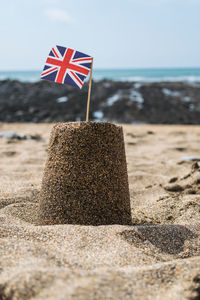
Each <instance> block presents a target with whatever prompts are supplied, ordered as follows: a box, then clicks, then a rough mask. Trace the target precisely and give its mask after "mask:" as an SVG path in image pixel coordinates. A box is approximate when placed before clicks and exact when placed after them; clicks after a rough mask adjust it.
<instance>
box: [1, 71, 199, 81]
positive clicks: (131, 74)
mask: <svg viewBox="0 0 200 300" xmlns="http://www.w3.org/2000/svg"><path fill="white" fill-rule="evenodd" d="M40 74H41V71H40V70H34V71H33V70H28V71H0V80H5V79H10V80H19V81H22V82H36V81H39V80H40ZM93 79H94V80H95V81H100V80H103V79H109V80H114V81H133V82H161V81H166V82H174V81H179V82H188V83H195V82H200V68H160V69H94V71H93Z"/></svg>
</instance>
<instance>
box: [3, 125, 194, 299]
mask: <svg viewBox="0 0 200 300" xmlns="http://www.w3.org/2000/svg"><path fill="white" fill-rule="evenodd" d="M52 127H53V125H52V124H31V123H29V124H22V123H21V124H20V123H13V124H7V123H1V124H0V131H15V132H17V133H19V134H26V135H39V136H41V140H34V139H27V140H17V139H6V138H3V137H2V138H0V153H1V155H0V174H1V185H0V187H1V188H0V193H1V196H0V299H1V300H23V299H38V300H40V299H41V300H42V299H44V300H47V299H48V300H55V299H56V300H66V299H85V300H86V299H87V300H88V299H123V300H124V299H142V300H143V299H151V300H156V299H157V300H168V299H173V300H179V299H180V300H186V299H189V300H198V299H200V162H199V163H198V162H197V159H199V160H200V152H199V144H200V126H184V125H181V126H179V125H177V126H176V125H173V126H172V125H171V126H169V125H123V130H124V138H125V147H126V159H127V167H128V176H129V188H130V195H131V213H132V225H130V226H123V225H117V224H116V225H107V226H80V225H70V224H66V225H48V226H38V225H37V224H38V196H39V191H40V187H41V181H42V175H43V170H44V165H45V160H46V157H47V148H48V142H49V135H50V131H51V129H52ZM188 157H193V158H196V161H195V159H194V161H191V160H188Z"/></svg>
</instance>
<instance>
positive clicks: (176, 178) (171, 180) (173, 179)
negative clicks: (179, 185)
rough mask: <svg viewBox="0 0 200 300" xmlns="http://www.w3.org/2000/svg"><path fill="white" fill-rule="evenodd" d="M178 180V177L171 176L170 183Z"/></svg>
mask: <svg viewBox="0 0 200 300" xmlns="http://www.w3.org/2000/svg"><path fill="white" fill-rule="evenodd" d="M177 180H178V177H172V178H170V180H169V183H174V182H176V181H177Z"/></svg>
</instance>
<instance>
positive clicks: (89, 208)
mask: <svg viewBox="0 0 200 300" xmlns="http://www.w3.org/2000/svg"><path fill="white" fill-rule="evenodd" d="M39 223H40V224H41V225H50V224H82V225H108V224H131V209H130V195H129V186H128V174H127V165H126V156H125V147H124V137H123V130H122V127H121V126H117V125H114V124H111V123H103V122H70V123H58V124H56V125H55V126H54V127H53V129H52V132H51V137H50V143H49V149H48V157H47V162H46V166H45V170H44V175H43V181H42V188H41V193H40V200H39Z"/></svg>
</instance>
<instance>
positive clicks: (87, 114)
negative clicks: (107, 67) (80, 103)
mask: <svg viewBox="0 0 200 300" xmlns="http://www.w3.org/2000/svg"><path fill="white" fill-rule="evenodd" d="M92 69H93V58H92V64H91V71H90V80H89V89H88V99H87V112H86V122H88V120H89V109H90V94H91V86H92Z"/></svg>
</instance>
